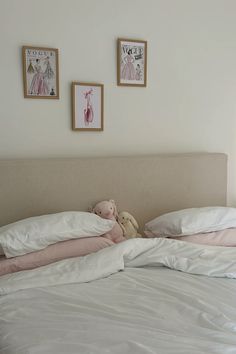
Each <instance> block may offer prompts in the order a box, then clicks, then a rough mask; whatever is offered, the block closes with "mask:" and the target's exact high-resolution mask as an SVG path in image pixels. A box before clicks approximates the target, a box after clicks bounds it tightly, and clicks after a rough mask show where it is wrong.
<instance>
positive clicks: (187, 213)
mask: <svg viewBox="0 0 236 354" xmlns="http://www.w3.org/2000/svg"><path fill="white" fill-rule="evenodd" d="M232 227H236V208H229V207H203V208H189V209H183V210H179V211H174V212H171V213H168V214H164V215H161V216H159V217H157V218H155V219H153V220H151V221H149V222H148V223H146V224H145V229H144V233H145V234H146V236H147V237H172V236H175V237H176V236H187V235H194V234H198V233H204V232H211V231H219V230H224V229H228V228H232Z"/></svg>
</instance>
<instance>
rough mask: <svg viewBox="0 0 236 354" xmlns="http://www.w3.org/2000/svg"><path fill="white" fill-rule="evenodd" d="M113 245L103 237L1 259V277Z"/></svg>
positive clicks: (83, 239)
mask: <svg viewBox="0 0 236 354" xmlns="http://www.w3.org/2000/svg"><path fill="white" fill-rule="evenodd" d="M112 245H114V242H112V241H111V240H109V239H107V238H105V237H102V236H98V237H86V238H80V239H73V240H68V241H61V242H58V243H55V244H53V245H50V246H48V247H46V248H44V249H43V250H40V251H36V252H31V253H28V254H25V255H23V256H18V257H13V258H7V259H6V258H5V257H3V258H2V259H1V258H0V275H4V274H8V273H14V272H19V271H21V270H27V269H34V268H37V267H41V266H44V265H47V264H50V263H54V262H58V261H60V260H62V259H65V258H71V257H81V256H85V255H87V254H89V253H94V252H97V251H99V250H101V249H102V248H105V247H108V246H112Z"/></svg>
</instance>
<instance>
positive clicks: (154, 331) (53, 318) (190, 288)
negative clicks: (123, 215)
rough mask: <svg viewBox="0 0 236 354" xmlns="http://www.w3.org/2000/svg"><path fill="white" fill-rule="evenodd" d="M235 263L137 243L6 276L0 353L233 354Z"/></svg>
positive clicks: (229, 256) (0, 303)
mask: <svg viewBox="0 0 236 354" xmlns="http://www.w3.org/2000/svg"><path fill="white" fill-rule="evenodd" d="M146 241H147V242H146ZM235 255H236V250H235V249H234V248H221V247H204V246H199V245H192V244H187V242H186V243H185V242H183V241H171V240H164V239H154V240H142V239H141V240H138V239H137V240H129V241H127V242H124V243H123V244H119V245H116V246H112V247H111V248H109V249H104V250H102V251H99V252H98V253H97V254H93V255H90V256H86V257H83V258H77V259H73V260H71V259H70V260H67V261H68V262H67V261H60V262H57V263H56V264H54V265H50V266H46V267H42V268H39V269H36V270H32V271H26V272H20V273H15V274H12V275H11V276H4V277H2V278H0V289H1V292H2V296H0V353H1V354H16V353H17V354H45V353H47V354H77V353H82V354H103V353H110V354H126V353H127V354H154V353H155V354H157V353H158V354H176V353H177V354H200V353H201V354H203V353H206V354H215V353H217V354H234V353H235V354H236V296H235V294H236V279H230V278H235V277H236V266H235V260H236V257H235ZM170 268H171V269H170ZM176 269H177V270H178V271H176ZM71 271H72V274H71V275H70V272H71ZM76 274H77V275H76ZM37 277H38V285H37ZM61 277H62V279H61ZM67 277H68V278H67ZM53 282H54V284H53ZM20 283H21V284H22V285H21V286H20ZM49 285H50V286H49ZM19 289H22V290H21V291H17V290H19ZM3 294H5V295H3Z"/></svg>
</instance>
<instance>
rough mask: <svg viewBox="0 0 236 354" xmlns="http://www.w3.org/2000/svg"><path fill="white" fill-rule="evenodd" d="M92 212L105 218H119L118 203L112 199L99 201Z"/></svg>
mask: <svg viewBox="0 0 236 354" xmlns="http://www.w3.org/2000/svg"><path fill="white" fill-rule="evenodd" d="M92 212H93V213H95V214H97V215H99V216H101V218H103V219H110V220H117V217H118V214H117V208H116V204H115V202H114V200H112V199H110V200H103V201H102V202H99V203H97V204H96V205H95V206H94V207H93V209H92Z"/></svg>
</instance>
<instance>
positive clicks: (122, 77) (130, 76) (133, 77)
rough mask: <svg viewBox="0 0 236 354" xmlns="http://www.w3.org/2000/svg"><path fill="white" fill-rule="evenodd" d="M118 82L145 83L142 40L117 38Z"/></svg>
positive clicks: (144, 49)
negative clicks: (132, 40) (134, 40)
mask: <svg viewBox="0 0 236 354" xmlns="http://www.w3.org/2000/svg"><path fill="white" fill-rule="evenodd" d="M118 56H119V61H120V68H119V70H118V72H119V73H118V76H119V77H118V84H133V85H141V86H144V85H145V84H146V48H145V43H144V42H143V43H142V42H130V41H125V40H119V54H118Z"/></svg>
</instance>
